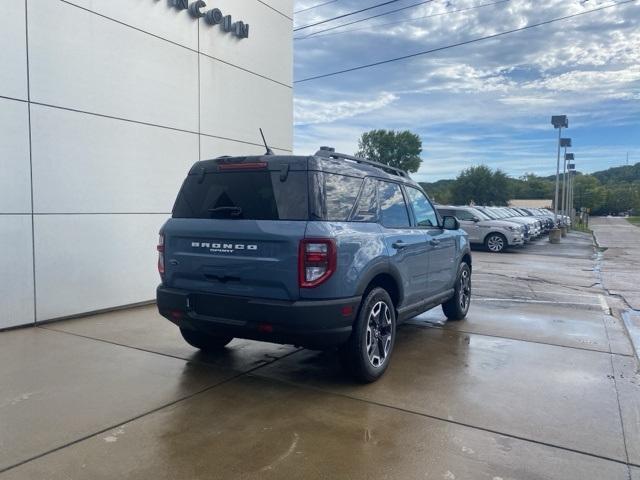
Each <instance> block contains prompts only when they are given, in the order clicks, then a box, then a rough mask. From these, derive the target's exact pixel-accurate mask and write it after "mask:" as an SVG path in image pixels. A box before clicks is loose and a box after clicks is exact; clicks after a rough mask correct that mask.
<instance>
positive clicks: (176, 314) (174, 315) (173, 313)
mask: <svg viewBox="0 0 640 480" xmlns="http://www.w3.org/2000/svg"><path fill="white" fill-rule="evenodd" d="M182 317H184V312H181V311H180V310H171V318H173V319H174V320H180V319H181V318H182Z"/></svg>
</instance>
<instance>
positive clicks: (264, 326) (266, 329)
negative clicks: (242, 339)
mask: <svg viewBox="0 0 640 480" xmlns="http://www.w3.org/2000/svg"><path fill="white" fill-rule="evenodd" d="M258 331H259V332H263V333H272V332H273V325H271V324H270V323H261V324H259V325H258Z"/></svg>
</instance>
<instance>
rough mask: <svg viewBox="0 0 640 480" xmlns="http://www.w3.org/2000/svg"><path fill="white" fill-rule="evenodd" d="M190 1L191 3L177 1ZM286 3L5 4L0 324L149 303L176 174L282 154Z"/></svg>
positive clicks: (50, 0) (287, 75)
mask: <svg viewBox="0 0 640 480" xmlns="http://www.w3.org/2000/svg"><path fill="white" fill-rule="evenodd" d="M183 7H190V8H186V9H185V8H183ZM292 10H293V0H206V2H205V1H202V0H200V1H195V2H194V1H187V2H185V1H184V0H26V1H25V0H19V1H18V0H7V1H6V2H3V5H2V14H1V15H0V44H1V45H2V48H1V49H0V329H3V328H8V327H13V326H18V325H25V324H32V323H33V322H39V321H45V320H50V319H55V318H62V317H68V316H73V315H78V314H82V313H86V312H91V311H97V310H103V309H109V308H114V307H118V306H123V305H129V304H135V303H139V302H144V301H149V300H152V299H153V298H154V295H155V287H156V285H157V284H158V282H159V278H158V274H157V270H156V258H157V254H156V251H155V246H156V244H157V233H158V229H159V227H160V226H161V225H162V223H163V222H164V221H165V219H166V218H167V217H168V216H169V215H170V211H171V207H172V205H173V201H174V199H175V196H176V194H177V191H178V189H179V187H180V184H181V183H182V180H183V179H184V177H185V175H186V173H187V171H188V169H189V167H190V166H191V165H192V164H193V163H194V162H196V161H198V160H199V159H206V158H213V157H216V156H220V155H241V154H256V153H263V152H264V147H262V145H261V139H260V134H259V132H258V129H259V128H260V127H262V128H263V129H264V131H265V134H266V136H267V139H268V142H269V145H270V146H271V147H272V148H273V150H274V151H275V152H276V153H282V154H287V153H290V152H291V150H292V143H293V140H292V135H293V132H292V129H293V127H292V124H293V120H292V96H293V90H292V17H293V11H292Z"/></svg>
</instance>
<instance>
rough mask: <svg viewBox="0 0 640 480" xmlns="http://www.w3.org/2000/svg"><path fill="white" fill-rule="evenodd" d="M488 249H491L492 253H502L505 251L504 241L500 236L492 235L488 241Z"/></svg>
mask: <svg viewBox="0 0 640 480" xmlns="http://www.w3.org/2000/svg"><path fill="white" fill-rule="evenodd" d="M487 247H489V250H491V251H492V252H501V251H502V249H504V240H503V239H502V237H500V236H498V235H492V236H491V237H489V240H487Z"/></svg>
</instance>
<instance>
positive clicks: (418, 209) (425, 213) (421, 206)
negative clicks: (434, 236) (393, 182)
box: [406, 187, 438, 227]
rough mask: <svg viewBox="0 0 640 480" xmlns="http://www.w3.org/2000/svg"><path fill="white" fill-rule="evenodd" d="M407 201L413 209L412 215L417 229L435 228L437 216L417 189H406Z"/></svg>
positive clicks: (429, 203)
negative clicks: (414, 217)
mask: <svg viewBox="0 0 640 480" xmlns="http://www.w3.org/2000/svg"><path fill="white" fill-rule="evenodd" d="M406 188H407V195H408V196H409V201H410V202H411V206H412V207H413V213H414V214H415V216H416V224H417V225H418V226H419V227H437V226H438V214H437V213H436V211H435V210H434V208H433V207H432V206H431V202H429V200H428V199H427V197H426V196H425V194H424V193H422V192H421V191H420V190H418V189H417V188H413V187H406Z"/></svg>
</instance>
